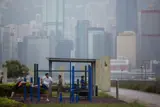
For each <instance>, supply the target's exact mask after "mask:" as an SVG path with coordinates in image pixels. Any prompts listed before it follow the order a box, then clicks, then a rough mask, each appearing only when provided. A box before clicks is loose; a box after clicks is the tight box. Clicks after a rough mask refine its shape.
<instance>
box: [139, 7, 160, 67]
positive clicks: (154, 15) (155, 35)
mask: <svg viewBox="0 0 160 107" xmlns="http://www.w3.org/2000/svg"><path fill="white" fill-rule="evenodd" d="M159 19H160V10H157V9H147V10H141V11H140V12H139V19H138V21H139V25H138V27H139V32H138V38H137V64H138V66H140V65H141V64H143V63H144V61H146V60H160V50H159V46H160V42H159V41H160V30H159V29H160V20H159Z"/></svg>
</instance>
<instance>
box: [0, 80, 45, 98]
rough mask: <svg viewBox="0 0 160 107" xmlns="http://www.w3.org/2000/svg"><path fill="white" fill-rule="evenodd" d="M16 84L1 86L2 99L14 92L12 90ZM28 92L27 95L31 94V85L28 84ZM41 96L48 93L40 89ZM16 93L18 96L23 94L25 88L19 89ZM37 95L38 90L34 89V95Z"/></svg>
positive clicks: (0, 95) (0, 94)
mask: <svg viewBox="0 0 160 107" xmlns="http://www.w3.org/2000/svg"><path fill="white" fill-rule="evenodd" d="M14 85H15V84H0V97H5V96H10V94H11V92H12V88H13V86H14ZM26 90H27V93H30V85H29V83H27V84H26ZM40 92H41V94H44V93H46V91H45V90H44V89H43V88H41V89H40ZM16 93H18V94H23V93H24V88H19V89H18V90H17V91H16ZM34 93H37V88H33V94H34Z"/></svg>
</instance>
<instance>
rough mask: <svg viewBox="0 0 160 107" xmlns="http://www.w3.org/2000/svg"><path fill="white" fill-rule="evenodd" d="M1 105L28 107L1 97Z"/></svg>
mask: <svg viewBox="0 0 160 107" xmlns="http://www.w3.org/2000/svg"><path fill="white" fill-rule="evenodd" d="M0 105H1V107H26V105H25V104H23V103H20V102H17V101H14V100H11V99H7V98H2V97H0Z"/></svg>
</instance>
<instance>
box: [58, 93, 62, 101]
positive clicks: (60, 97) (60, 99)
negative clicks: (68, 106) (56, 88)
mask: <svg viewBox="0 0 160 107" xmlns="http://www.w3.org/2000/svg"><path fill="white" fill-rule="evenodd" d="M59 102H60V103H62V93H60V96H59Z"/></svg>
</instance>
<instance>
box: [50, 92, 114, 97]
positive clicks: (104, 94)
mask: <svg viewBox="0 0 160 107" xmlns="http://www.w3.org/2000/svg"><path fill="white" fill-rule="evenodd" d="M62 95H63V96H67V97H69V96H70V93H62ZM52 96H53V97H56V96H57V92H52ZM97 97H105V98H113V97H112V96H110V95H108V94H107V93H105V92H99V93H98V96H97Z"/></svg>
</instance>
